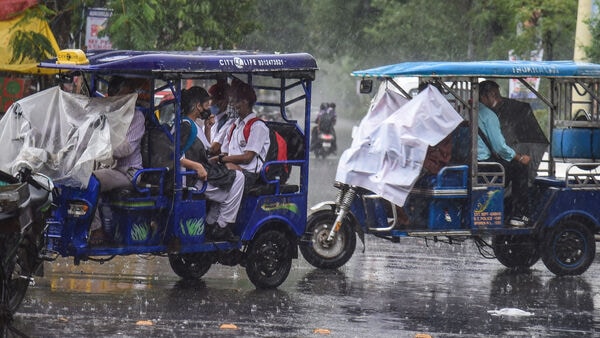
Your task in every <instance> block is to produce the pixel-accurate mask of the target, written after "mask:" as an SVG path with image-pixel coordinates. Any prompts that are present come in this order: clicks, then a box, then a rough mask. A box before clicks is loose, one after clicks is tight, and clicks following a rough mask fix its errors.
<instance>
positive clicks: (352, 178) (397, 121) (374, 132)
mask: <svg viewBox="0 0 600 338" xmlns="http://www.w3.org/2000/svg"><path fill="white" fill-rule="evenodd" d="M379 94H381V95H379ZM379 94H378V95H377V97H376V98H375V101H374V102H373V103H372V104H371V108H370V110H369V112H368V114H367V116H366V117H365V118H364V119H363V121H361V123H360V125H359V127H358V130H356V131H355V133H354V140H353V142H352V146H351V147H350V148H349V149H347V150H346V151H344V153H343V154H342V156H341V158H340V161H339V164H338V169H337V174H336V180H337V181H340V182H343V183H346V184H350V185H356V186H360V187H363V188H365V189H368V190H371V191H373V192H374V193H376V194H378V195H380V196H382V197H383V198H385V199H387V200H389V201H390V202H392V203H394V204H396V205H399V206H403V205H404V201H405V200H406V196H407V195H408V193H409V192H410V189H411V188H412V186H413V184H414V183H415V180H416V179H417V178H418V176H419V173H420V172H421V168H422V167H423V161H424V159H425V155H426V153H427V148H428V147H429V146H434V145H436V144H438V143H439V142H440V141H442V140H443V139H444V138H445V137H446V136H448V135H449V134H450V133H451V132H452V131H453V130H454V129H455V128H456V127H457V126H458V125H459V124H460V123H461V122H462V121H463V119H462V117H461V116H460V115H459V114H458V113H457V112H456V110H454V108H453V107H452V105H451V104H450V103H449V102H448V100H447V99H446V98H445V97H444V96H443V95H442V94H441V93H440V92H439V91H438V90H437V89H435V87H432V86H429V87H427V89H425V90H423V92H421V93H420V94H418V95H416V96H415V97H414V98H413V99H412V100H410V101H408V102H407V103H405V104H402V100H400V99H398V96H400V95H399V94H396V93H394V92H393V91H389V90H388V91H385V92H384V93H383V94H382V93H381V90H380V92H379ZM381 101H384V102H381ZM392 109H394V110H392ZM386 116H387V117H386ZM369 117H375V119H380V121H381V122H380V123H379V124H377V125H374V123H373V122H372V121H367V119H368V118H369ZM381 117H385V118H384V119H383V120H381Z"/></svg>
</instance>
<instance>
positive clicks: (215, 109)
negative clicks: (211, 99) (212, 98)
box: [210, 104, 219, 115]
mask: <svg viewBox="0 0 600 338" xmlns="http://www.w3.org/2000/svg"><path fill="white" fill-rule="evenodd" d="M210 113H211V114H213V115H217V114H219V107H217V106H216V105H214V104H213V105H212V106H210Z"/></svg>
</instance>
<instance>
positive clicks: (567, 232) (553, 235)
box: [542, 220, 596, 276]
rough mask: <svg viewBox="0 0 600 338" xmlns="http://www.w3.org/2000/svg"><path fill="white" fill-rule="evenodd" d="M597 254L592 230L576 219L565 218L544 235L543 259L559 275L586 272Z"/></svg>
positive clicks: (547, 266) (549, 268)
mask: <svg viewBox="0 0 600 338" xmlns="http://www.w3.org/2000/svg"><path fill="white" fill-rule="evenodd" d="M595 256H596V241H595V239H594V234H593V232H592V230H590V228H589V227H587V226H585V225H584V224H582V223H580V222H578V221H576V220H563V221H561V222H560V223H559V224H558V225H556V226H555V227H554V228H553V229H550V230H549V231H548V233H547V234H546V235H545V236H544V241H543V246H542V261H543V262H544V265H546V268H548V270H550V271H551V272H553V273H554V274H556V275H557V276H564V275H580V274H582V273H584V272H585V271H586V270H587V269H588V268H589V267H590V265H591V264H592V262H593V261H594V257H595Z"/></svg>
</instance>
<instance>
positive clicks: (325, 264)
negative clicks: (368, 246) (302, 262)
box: [300, 210, 356, 269]
mask: <svg viewBox="0 0 600 338" xmlns="http://www.w3.org/2000/svg"><path fill="white" fill-rule="evenodd" d="M335 218H336V215H335V213H334V212H333V210H320V211H317V212H315V213H313V214H311V215H310V216H309V217H308V220H307V222H306V223H307V224H306V234H305V236H307V237H308V238H309V240H310V242H311V243H312V245H302V246H300V252H302V256H303V257H304V259H306V261H307V262H309V263H310V264H311V265H312V266H314V267H317V268H320V269H337V268H339V267H340V266H342V265H344V264H346V262H348V260H350V258H351V257H352V255H353V254H354V249H355V248H356V234H355V233H354V229H353V227H352V222H351V221H350V220H349V219H345V220H344V222H342V226H341V228H340V230H339V231H338V232H337V234H336V235H335V237H334V238H333V239H332V240H331V241H327V237H328V236H329V231H330V230H331V228H332V227H333V224H334V223H335Z"/></svg>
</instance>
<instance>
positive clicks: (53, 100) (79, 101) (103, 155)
mask: <svg viewBox="0 0 600 338" xmlns="http://www.w3.org/2000/svg"><path fill="white" fill-rule="evenodd" d="M136 99H137V94H132V95H124V96H115V97H110V98H108V97H107V98H99V97H94V98H90V97H87V96H83V95H77V94H70V93H67V92H64V91H62V90H61V89H60V88H59V87H53V88H50V89H47V90H45V91H42V92H39V93H36V94H33V95H30V96H28V97H26V98H23V99H21V100H19V101H17V102H15V103H14V104H13V105H12V106H11V107H10V108H9V109H8V111H7V112H6V114H5V115H4V117H3V118H2V120H0V144H2V152H0V170H3V171H6V172H9V173H15V172H16V171H18V170H19V168H20V167H21V166H23V165H27V166H29V167H30V168H32V169H33V171H34V172H39V173H43V174H46V175H48V176H50V177H51V178H53V179H54V180H56V181H59V182H62V183H65V184H70V185H74V186H82V187H84V186H86V184H87V182H88V180H89V177H90V175H91V173H92V170H93V169H94V165H95V164H97V163H103V164H107V165H110V164H111V162H112V149H113V148H114V147H116V146H118V145H119V144H120V143H121V142H123V141H124V140H125V135H126V133H127V129H128V128H129V124H130V123H131V120H132V118H133V113H134V109H135V101H136ZM107 122H108V123H107Z"/></svg>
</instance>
